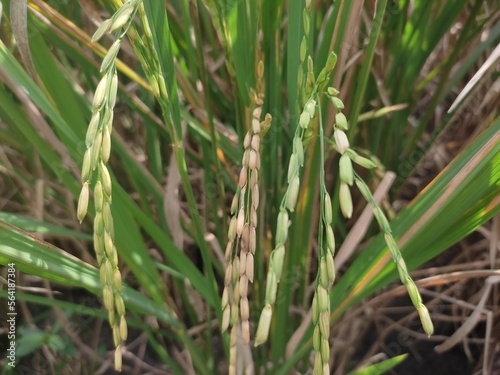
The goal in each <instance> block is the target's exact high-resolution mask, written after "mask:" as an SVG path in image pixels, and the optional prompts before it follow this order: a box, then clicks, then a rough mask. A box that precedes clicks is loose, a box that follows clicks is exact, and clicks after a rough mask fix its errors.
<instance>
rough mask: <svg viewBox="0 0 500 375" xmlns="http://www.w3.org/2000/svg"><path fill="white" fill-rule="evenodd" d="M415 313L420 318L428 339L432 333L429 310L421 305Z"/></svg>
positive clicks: (432, 327)
mask: <svg viewBox="0 0 500 375" xmlns="http://www.w3.org/2000/svg"><path fill="white" fill-rule="evenodd" d="M417 311H418V315H419V316H420V321H421V322H422V327H423V328H424V331H425V333H426V334H427V336H429V337H430V336H431V335H432V334H433V333H434V325H433V324H432V319H431V316H430V315H429V310H427V307H425V305H423V304H421V305H420V307H419V308H418V309H417Z"/></svg>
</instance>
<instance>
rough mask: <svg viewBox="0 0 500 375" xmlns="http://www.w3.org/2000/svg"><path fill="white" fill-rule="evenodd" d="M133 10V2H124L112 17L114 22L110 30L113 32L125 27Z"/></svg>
mask: <svg viewBox="0 0 500 375" xmlns="http://www.w3.org/2000/svg"><path fill="white" fill-rule="evenodd" d="M133 11H134V7H133V6H132V3H130V2H127V3H125V4H123V5H122V6H121V7H120V9H118V10H117V11H116V13H115V14H114V15H113V17H112V18H111V19H112V20H113V23H112V24H111V29H110V30H109V31H110V32H111V31H114V30H116V29H119V28H121V27H123V26H124V25H125V24H126V23H127V21H128V20H129V19H130V16H131V15H132V12H133Z"/></svg>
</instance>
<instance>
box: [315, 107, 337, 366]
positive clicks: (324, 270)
mask: <svg viewBox="0 0 500 375" xmlns="http://www.w3.org/2000/svg"><path fill="white" fill-rule="evenodd" d="M318 102H319V100H318ZM319 113H320V124H319V142H320V147H321V151H320V155H321V164H320V220H319V222H318V226H319V228H318V259H319V267H318V273H317V276H316V286H315V290H314V297H313V302H312V303H313V305H312V322H313V325H314V333H313V349H314V351H315V352H316V354H315V356H314V365H313V366H314V367H313V374H318V375H319V374H321V375H324V374H329V373H330V364H329V359H330V342H329V338H330V296H329V292H330V288H331V286H332V285H333V283H334V281H335V264H334V259H333V256H334V253H335V237H334V234H333V227H332V220H333V212H332V211H333V210H332V202H331V198H330V195H329V194H328V191H327V189H326V185H325V156H324V155H325V152H324V137H323V121H322V118H321V110H320V111H319Z"/></svg>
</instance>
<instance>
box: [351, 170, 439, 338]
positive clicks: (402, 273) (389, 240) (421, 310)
mask: <svg viewBox="0 0 500 375" xmlns="http://www.w3.org/2000/svg"><path fill="white" fill-rule="evenodd" d="M354 181H355V183H356V186H357V187H358V189H359V191H360V192H361V194H362V195H363V197H364V198H365V199H366V201H367V202H368V203H369V204H370V205H371V206H372V209H373V214H374V216H375V219H376V220H377V222H378V224H379V226H380V229H381V230H382V232H383V233H384V239H385V243H386V245H387V247H388V249H389V253H390V254H391V258H392V260H393V261H394V263H396V268H397V270H398V273H399V279H400V280H401V282H402V283H403V285H404V286H405V287H406V290H407V291H408V294H409V296H410V299H411V301H412V303H413V306H415V308H416V309H417V312H418V315H419V317H420V322H421V323H422V327H423V329H424V332H425V333H426V334H427V336H430V335H432V333H433V332H434V325H433V323H432V320H431V317H430V315H429V310H428V309H427V307H426V306H425V305H424V304H423V302H422V297H421V296H420V292H419V291H418V288H417V286H416V285H415V282H414V281H413V279H412V278H411V276H410V275H409V274H408V270H407V268H406V263H405V261H404V259H403V256H402V255H401V251H400V250H399V247H398V245H397V244H396V241H395V240H394V237H393V236H392V231H391V228H390V226H389V221H388V220H387V218H386V217H385V215H384V213H383V212H382V210H381V209H380V207H378V205H377V203H376V202H375V200H374V199H373V195H372V193H371V192H370V189H369V188H368V186H367V185H366V184H365V182H364V181H363V180H362V179H361V178H360V177H359V176H358V175H357V174H355V175H354Z"/></svg>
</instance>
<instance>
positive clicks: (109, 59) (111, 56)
mask: <svg viewBox="0 0 500 375" xmlns="http://www.w3.org/2000/svg"><path fill="white" fill-rule="evenodd" d="M120 45H121V40H120V39H117V40H115V41H114V43H113V44H112V45H111V47H109V50H108V52H107V53H106V56H104V59H103V60H102V64H101V69H100V71H101V72H105V71H107V70H108V68H109V67H110V65H111V64H113V63H114V61H115V59H116V55H118V51H119V50H120ZM105 77H106V76H105Z"/></svg>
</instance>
